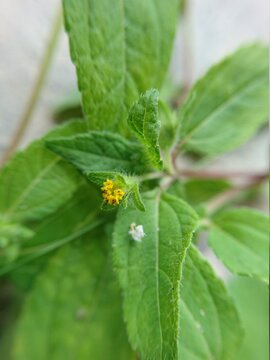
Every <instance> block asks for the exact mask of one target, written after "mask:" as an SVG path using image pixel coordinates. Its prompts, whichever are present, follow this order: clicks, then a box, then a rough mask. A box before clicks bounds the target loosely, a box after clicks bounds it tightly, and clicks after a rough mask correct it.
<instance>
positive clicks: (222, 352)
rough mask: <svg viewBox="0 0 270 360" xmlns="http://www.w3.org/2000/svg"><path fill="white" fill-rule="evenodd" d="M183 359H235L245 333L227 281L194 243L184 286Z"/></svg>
mask: <svg viewBox="0 0 270 360" xmlns="http://www.w3.org/2000/svg"><path fill="white" fill-rule="evenodd" d="M180 299H181V305H180V336H179V359H184V360H206V359H213V360H214V359H215V360H231V359H232V356H233V355H235V353H236V351H237V350H238V348H239V346H240V343H241V340H242V336H243V332H242V327H241V324H240V320H239V317H238V314H237V311H236V308H235V306H234V304H233V302H232V300H231V298H230V296H229V295H228V293H227V290H226V288H225V286H224V284H223V282H222V281H221V280H220V279H218V278H217V276H216V274H215V272H214V270H213V269H212V268H211V266H210V265H209V263H208V262H207V261H206V259H204V258H203V256H202V255H201V254H200V253H199V251H198V250H197V249H196V247H195V246H193V245H192V246H191V247H190V248H189V250H188V254H187V256H186V261H185V266H184V270H183V276H182V282H181V289H180Z"/></svg>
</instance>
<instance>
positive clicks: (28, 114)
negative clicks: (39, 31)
mask: <svg viewBox="0 0 270 360" xmlns="http://www.w3.org/2000/svg"><path fill="white" fill-rule="evenodd" d="M61 28H62V8H61V7H60V8H59V9H58V10H57V13H56V16H55V19H54V22H53V25H52V30H51V33H50V36H49V39H48V43H47V46H46V48H45V51H44V55H43V58H42V62H41V65H40V68H39V72H38V75H37V77H36V80H35V83H34V85H33V88H32V91H31V94H30V97H29V99H28V101H27V104H26V106H25V109H24V111H23V113H22V116H21V118H20V120H19V125H18V127H17V129H16V132H15V134H14V136H13V137H12V139H11V142H10V144H9V145H8V147H7V149H6V151H5V152H4V155H3V158H2V159H1V164H4V162H5V161H7V160H8V159H9V158H10V156H11V155H12V153H13V152H14V151H15V150H16V148H17V147H18V145H19V143H20V141H21V139H22V137H23V135H24V133H25V131H26V129H27V128H28V126H29V124H30V121H31V119H32V115H33V112H34V110H35V108H36V105H37V103H38V100H39V97H40V94H41V91H42V89H43V87H44V84H45V80H46V78H47V75H48V71H49V69H50V65H51V63H52V59H53V55H54V53H55V49H56V45H57V43H58V39H59V35H60V30H61Z"/></svg>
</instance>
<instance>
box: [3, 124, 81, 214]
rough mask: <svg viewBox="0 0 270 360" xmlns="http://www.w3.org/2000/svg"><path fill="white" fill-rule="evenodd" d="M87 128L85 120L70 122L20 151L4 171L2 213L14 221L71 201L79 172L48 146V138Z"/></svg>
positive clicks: (53, 208)
mask: <svg viewBox="0 0 270 360" xmlns="http://www.w3.org/2000/svg"><path fill="white" fill-rule="evenodd" d="M83 130H84V131H85V125H84V123H81V122H79V121H75V122H71V123H67V124H65V125H64V126H61V127H59V128H57V129H54V130H53V131H52V132H51V133H49V134H48V135H47V136H46V137H45V138H43V139H41V140H38V141H35V142H34V143H32V144H31V145H30V146H29V147H28V148H26V149H25V150H24V151H21V152H19V153H17V154H16V155H15V156H14V157H13V158H12V159H11V160H10V161H9V162H8V163H7V164H6V165H5V166H4V168H3V169H2V170H1V172H0V214H1V216H2V217H6V218H8V219H11V220H29V219H40V218H42V217H44V216H46V215H48V214H50V213H52V212H54V211H55V210H56V209H57V208H58V207H59V206H61V205H62V204H63V203H64V202H65V201H67V200H68V199H69V198H70V196H71V195H72V193H73V192H74V191H75V190H76V188H77V186H78V183H79V182H80V176H79V174H78V173H77V172H76V171H74V170H73V169H72V168H71V167H70V166H69V165H68V164H66V163H65V162H64V161H63V160H61V159H60V158H59V157H58V156H56V155H54V154H52V153H51V152H50V151H49V150H46V148H45V147H44V139H48V138H53V137H55V136H58V137H59V136H61V135H63V136H65V135H70V134H74V133H78V132H82V131H83Z"/></svg>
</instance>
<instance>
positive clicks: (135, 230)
mask: <svg viewBox="0 0 270 360" xmlns="http://www.w3.org/2000/svg"><path fill="white" fill-rule="evenodd" d="M128 233H129V234H130V235H131V237H132V239H133V240H134V241H139V242H140V241H142V238H143V237H144V236H145V235H146V234H145V232H144V229H143V226H142V225H136V224H135V223H132V224H130V230H129V232H128Z"/></svg>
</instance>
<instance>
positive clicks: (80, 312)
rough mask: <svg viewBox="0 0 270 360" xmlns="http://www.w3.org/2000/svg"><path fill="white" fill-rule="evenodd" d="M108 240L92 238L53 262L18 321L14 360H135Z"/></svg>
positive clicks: (38, 283)
mask: <svg viewBox="0 0 270 360" xmlns="http://www.w3.org/2000/svg"><path fill="white" fill-rule="evenodd" d="M109 245H110V244H109V242H108V240H106V239H104V236H98V235H92V237H89V235H87V236H84V237H82V238H81V240H80V241H78V242H76V243H74V244H70V245H67V246H65V247H64V248H63V249H61V250H60V251H58V252H57V253H56V254H55V255H54V256H53V257H52V258H51V259H50V261H49V263H48V264H47V266H46V268H45V270H44V271H43V272H42V273H41V274H40V275H39V276H38V278H37V279H36V282H35V286H34V288H33V290H32V292H31V293H30V294H29V295H28V297H27V299H26V302H25V305H24V307H23V309H22V313H21V316H20V318H19V321H18V324H17V327H16V333H15V337H14V338H15V340H14V345H13V351H12V352H13V356H12V359H13V360H30V359H38V360H48V359H51V360H66V359H69V360H78V359H80V360H89V359H96V360H103V359H104V360H105V359H106V360H110V359H111V360H115V359H123V360H129V359H130V360H131V359H134V355H133V354H132V351H131V349H130V346H129V344H128V340H127V336H126V333H125V326H124V324H123V320H122V309H121V299H120V294H119V290H118V286H117V284H116V281H115V280H114V277H113V269H112V265H111V261H110V258H109V250H108V249H109Z"/></svg>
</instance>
